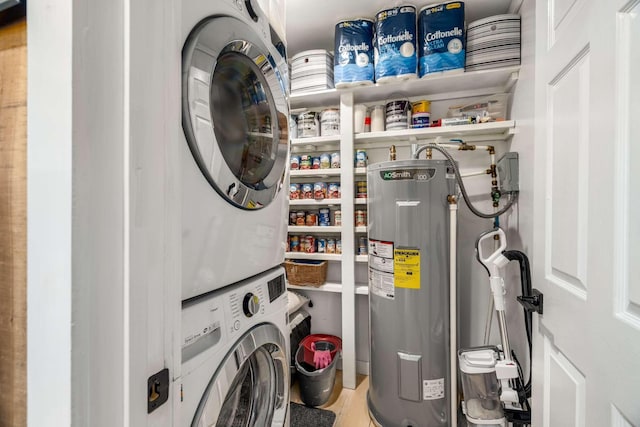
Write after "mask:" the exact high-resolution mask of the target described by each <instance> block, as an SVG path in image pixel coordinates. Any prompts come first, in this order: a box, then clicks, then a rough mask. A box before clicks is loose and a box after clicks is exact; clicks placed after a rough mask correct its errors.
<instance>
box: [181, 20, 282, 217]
mask: <svg viewBox="0 0 640 427" xmlns="http://www.w3.org/2000/svg"><path fill="white" fill-rule="evenodd" d="M265 40H266V39H264V38H262V37H260V36H258V34H256V33H255V30H254V29H253V28H252V27H250V26H249V25H248V24H247V23H245V22H243V21H241V20H238V19H236V18H232V17H229V16H217V17H210V18H207V19H205V20H204V21H202V22H201V23H200V24H198V26H196V28H194V30H193V31H192V32H191V34H190V35H189V37H188V39H187V42H186V43H185V46H184V49H183V65H182V66H183V69H182V127H183V129H184V133H185V136H186V139H187V142H188V144H189V148H190V149H191V153H192V154H193V157H194V158H195V161H196V163H197V164H198V167H199V168H200V170H201V171H202V173H203V174H204V176H205V178H206V179H207V181H209V183H210V184H211V186H212V187H213V188H214V189H215V190H216V191H217V192H218V193H219V194H220V195H221V196H222V197H223V198H225V199H226V200H228V201H229V202H230V203H232V204H233V205H234V206H237V207H240V208H244V209H260V208H262V207H264V206H266V205H268V204H269V203H270V202H271V201H272V200H273V199H274V198H275V197H276V195H277V194H278V192H279V191H280V190H281V188H282V184H283V181H284V174H285V168H286V164H287V156H288V141H289V135H288V124H287V123H288V122H287V118H288V117H289V111H288V106H287V99H286V93H287V92H286V89H285V85H284V80H283V78H282V74H281V72H280V70H279V69H278V66H286V63H285V62H284V61H283V60H281V58H279V57H277V54H275V53H274V54H275V55H276V58H274V56H273V55H272V54H271V52H270V50H269V49H267V45H266V42H265Z"/></svg>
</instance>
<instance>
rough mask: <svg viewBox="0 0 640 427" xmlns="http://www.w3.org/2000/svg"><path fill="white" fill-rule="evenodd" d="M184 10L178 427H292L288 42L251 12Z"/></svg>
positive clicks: (193, 3) (225, 6)
mask: <svg viewBox="0 0 640 427" xmlns="http://www.w3.org/2000/svg"><path fill="white" fill-rule="evenodd" d="M182 4H183V6H182V37H183V48H182V58H183V63H182V125H183V130H184V136H183V138H182V139H183V140H182V144H181V145H182V166H181V168H182V182H181V188H182V300H183V301H182V349H181V350H182V351H181V353H182V369H181V373H180V376H179V377H178V378H176V379H175V380H174V381H175V384H174V385H175V387H174V390H175V393H174V395H175V399H176V401H175V404H176V408H177V410H176V414H177V415H176V417H177V418H176V424H179V425H181V426H285V425H288V406H289V364H288V360H289V358H288V352H289V330H288V325H287V296H286V295H287V294H286V287H285V280H284V270H283V269H282V267H280V266H279V265H280V264H281V263H282V262H283V261H284V251H285V241H286V231H287V221H286V219H287V210H288V205H287V203H288V202H287V199H286V192H285V191H283V188H284V187H285V186H286V174H285V172H286V166H287V163H288V162H287V160H288V156H289V152H288V150H289V148H288V147H289V144H288V143H289V136H288V117H289V112H288V99H287V97H288V75H287V73H288V71H287V64H286V58H285V52H284V46H283V45H282V42H281V41H280V40H279V39H278V38H277V36H276V35H275V32H274V31H272V29H271V27H270V25H269V21H268V19H267V18H266V17H265V16H264V14H263V13H262V11H261V10H260V9H259V7H257V5H256V4H252V2H251V0H246V1H245V0H218V1H211V0H189V1H184V2H183V3H182Z"/></svg>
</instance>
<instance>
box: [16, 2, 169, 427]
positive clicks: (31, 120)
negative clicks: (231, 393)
mask: <svg viewBox="0 0 640 427" xmlns="http://www.w3.org/2000/svg"><path fill="white" fill-rule="evenodd" d="M27 7H28V10H27V12H28V16H29V25H28V43H29V50H28V63H29V68H28V212H27V215H28V216H27V218H28V220H27V228H28V253H27V259H28V295H27V301H28V308H27V316H28V330H27V341H28V356H27V357H28V366H27V382H28V387H29V394H28V398H27V399H28V401H27V403H28V419H29V424H30V425H65V426H69V425H78V426H84V425H92V426H105V427H106V426H112V425H121V426H136V427H137V426H147V425H148V426H152V425H153V426H169V425H171V419H172V417H171V415H172V414H171V411H172V405H171V404H165V405H163V406H161V407H159V408H158V409H157V410H156V411H155V412H153V413H151V414H147V410H146V409H147V402H146V400H147V378H148V377H149V376H150V375H152V374H154V373H156V372H158V371H160V370H162V369H163V368H165V367H166V368H169V372H170V376H171V377H172V378H175V377H177V376H179V374H180V365H179V361H180V355H179V348H180V346H179V345H178V344H179V343H178V342H174V341H175V340H177V339H179V335H180V333H179V331H180V286H179V284H180V277H181V275H180V242H181V239H180V237H181V236H180V203H179V202H180V194H179V188H180V185H179V180H180V173H179V171H180V164H179V159H180V151H179V145H178V141H179V135H180V132H181V127H180V117H181V116H180V114H181V112H180V105H179V102H171V101H172V100H179V99H180V84H179V82H180V48H181V46H180V32H179V29H180V28H179V22H180V19H179V17H180V13H181V12H180V11H181V9H180V2H178V1H177V0H140V1H135V2H133V1H130V0H114V1H110V2H97V1H89V0H42V1H38V2H29V4H28V6H27ZM150 70H154V71H153V72H150ZM172 392H173V391H172V390H171V391H170V393H172ZM171 401H172V397H171V396H170V397H169V402H171Z"/></svg>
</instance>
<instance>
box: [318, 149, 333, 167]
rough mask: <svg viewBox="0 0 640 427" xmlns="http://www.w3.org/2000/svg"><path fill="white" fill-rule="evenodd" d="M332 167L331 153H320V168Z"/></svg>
mask: <svg viewBox="0 0 640 427" xmlns="http://www.w3.org/2000/svg"><path fill="white" fill-rule="evenodd" d="M330 167H331V154H328V153H323V154H321V155H320V169H329V168H330Z"/></svg>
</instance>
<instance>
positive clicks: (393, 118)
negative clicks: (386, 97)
mask: <svg viewBox="0 0 640 427" xmlns="http://www.w3.org/2000/svg"><path fill="white" fill-rule="evenodd" d="M410 118H411V104H409V101H407V100H406V99H401V100H397V101H391V102H387V109H386V125H385V127H386V129H387V130H398V129H408V128H409V123H410Z"/></svg>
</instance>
